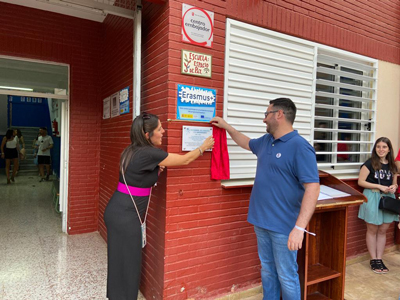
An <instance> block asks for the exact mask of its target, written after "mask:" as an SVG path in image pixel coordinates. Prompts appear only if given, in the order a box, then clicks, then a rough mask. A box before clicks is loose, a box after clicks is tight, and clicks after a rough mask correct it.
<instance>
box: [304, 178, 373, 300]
mask: <svg viewBox="0 0 400 300" xmlns="http://www.w3.org/2000/svg"><path fill="white" fill-rule="evenodd" d="M319 178H320V184H321V185H326V186H328V187H332V188H334V189H337V190H340V191H343V192H345V193H347V194H350V196H346V197H341V198H333V199H328V200H318V203H317V207H316V209H315V212H314V215H313V217H312V219H311V220H310V223H309V224H308V227H307V230H308V231H310V232H314V233H316V234H317V235H316V236H311V235H309V234H306V235H305V238H304V242H303V247H302V249H301V250H299V251H298V255H297V262H298V265H299V276H300V284H301V292H302V299H304V300H323V299H332V300H340V299H344V284H345V272H346V236H347V215H348V208H349V206H350V205H360V204H362V203H363V202H364V201H367V199H366V197H365V196H364V195H363V194H362V193H360V192H359V191H357V190H355V189H353V188H352V187H350V186H349V185H347V184H346V183H344V182H343V181H341V180H339V179H338V178H336V177H334V176H332V175H330V174H328V173H325V172H322V171H320V172H319Z"/></svg>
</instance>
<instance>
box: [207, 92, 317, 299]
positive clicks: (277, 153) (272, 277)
mask: <svg viewBox="0 0 400 300" xmlns="http://www.w3.org/2000/svg"><path fill="white" fill-rule="evenodd" d="M264 116H265V117H264V121H263V122H264V123H265V124H266V125H267V134H265V135H263V136H262V137H260V138H257V139H250V138H249V137H247V136H246V135H244V134H242V133H240V132H239V131H237V130H236V129H234V128H233V127H232V126H231V125H229V124H228V123H227V122H226V121H225V120H223V119H222V118H220V117H215V118H213V119H212V120H211V122H212V124H213V125H215V126H218V127H220V128H223V129H225V130H227V131H228V133H229V135H230V136H231V137H232V139H233V140H234V141H235V143H236V144H238V145H239V146H240V147H242V148H244V149H246V150H250V151H252V152H253V153H254V154H255V155H256V156H257V170H256V176H255V180H254V186H253V189H252V192H251V196H250V205H249V212H248V218H247V220H248V222H249V223H251V224H253V225H254V231H255V233H256V236H257V245H258V255H259V257H260V261H261V267H262V268H261V280H262V286H263V295H264V296H263V299H270V300H279V299H280V295H281V292H282V298H283V299H284V300H300V299H301V291H300V282H299V275H298V273H297V270H298V265H297V250H299V249H301V247H302V243H303V239H304V233H305V232H307V231H306V227H307V225H308V222H309V221H310V219H311V217H312V215H313V213H314V209H315V206H316V203H317V199H318V195H319V174H318V169H317V161H316V156H315V151H314V148H313V147H312V146H311V145H310V144H309V143H308V142H307V141H306V140H305V139H304V138H303V137H301V136H300V135H299V134H298V132H297V131H296V130H294V129H293V123H294V120H295V117H296V106H295V104H294V103H293V102H292V100H290V99H289V98H278V99H275V100H271V101H270V105H269V106H268V109H267V111H266V112H265V113H264Z"/></svg>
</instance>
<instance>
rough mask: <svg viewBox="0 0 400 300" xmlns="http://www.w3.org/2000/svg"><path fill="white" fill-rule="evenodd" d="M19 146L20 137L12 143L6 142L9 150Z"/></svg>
mask: <svg viewBox="0 0 400 300" xmlns="http://www.w3.org/2000/svg"><path fill="white" fill-rule="evenodd" d="M17 144H18V137H17V136H16V137H15V138H14V139H13V140H12V141H7V142H6V148H9V149H14V148H17Z"/></svg>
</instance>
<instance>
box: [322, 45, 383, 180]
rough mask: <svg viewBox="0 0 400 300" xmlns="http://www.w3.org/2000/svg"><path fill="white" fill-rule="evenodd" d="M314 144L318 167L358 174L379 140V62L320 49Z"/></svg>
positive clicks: (347, 173)
mask: <svg viewBox="0 0 400 300" xmlns="http://www.w3.org/2000/svg"><path fill="white" fill-rule="evenodd" d="M317 62H318V63H317V77H316V79H317V80H316V93H315V111H314V115H315V120H314V126H315V129H314V147H315V149H316V151H317V152H316V153H317V161H318V167H319V169H321V170H324V171H327V172H330V173H331V174H335V175H337V176H339V177H343V176H347V177H357V175H358V172H359V168H360V166H361V164H362V163H363V162H364V161H365V160H366V159H367V157H368V156H369V155H370V153H371V147H372V146H373V143H374V139H375V111H376V81H377V78H376V74H377V65H376V62H375V63H374V62H371V61H370V60H360V59H352V57H350V56H347V57H342V56H338V55H336V54H335V53H334V52H333V51H329V50H326V49H319V50H318V57H317Z"/></svg>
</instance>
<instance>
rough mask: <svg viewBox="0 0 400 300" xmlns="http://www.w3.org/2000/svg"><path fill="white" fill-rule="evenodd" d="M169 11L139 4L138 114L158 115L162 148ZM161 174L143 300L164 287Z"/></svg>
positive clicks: (157, 294)
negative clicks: (141, 16)
mask: <svg viewBox="0 0 400 300" xmlns="http://www.w3.org/2000/svg"><path fill="white" fill-rule="evenodd" d="M168 15H169V9H168V5H167V4H162V5H158V4H152V3H148V2H144V3H143V22H142V24H143V26H142V107H141V111H146V112H150V113H153V114H156V115H158V117H159V118H160V120H161V122H162V124H163V127H164V129H165V130H166V132H165V134H164V137H163V146H162V147H163V149H164V150H167V145H168V144H169V143H170V142H171V140H172V139H171V136H170V129H169V124H168V122H167V116H168V111H169V106H168V97H169V96H170V94H169V93H168V87H169V83H168V67H169V65H168V60H169V58H170V54H169V50H168V39H169V33H168V31H169V29H170V27H169V20H168ZM168 175H169V171H164V172H163V173H162V174H161V175H160V177H159V180H158V183H157V187H156V188H154V189H153V194H152V197H151V202H150V208H149V215H148V217H147V218H148V226H147V228H148V235H147V236H148V244H147V246H146V248H145V249H144V251H143V269H142V283H141V291H142V293H143V294H144V296H145V297H146V299H163V291H164V286H165V281H164V277H165V275H164V267H165V261H164V256H165V230H166V228H165V224H166V206H167V196H166V189H167V182H166V178H167V176H168Z"/></svg>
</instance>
